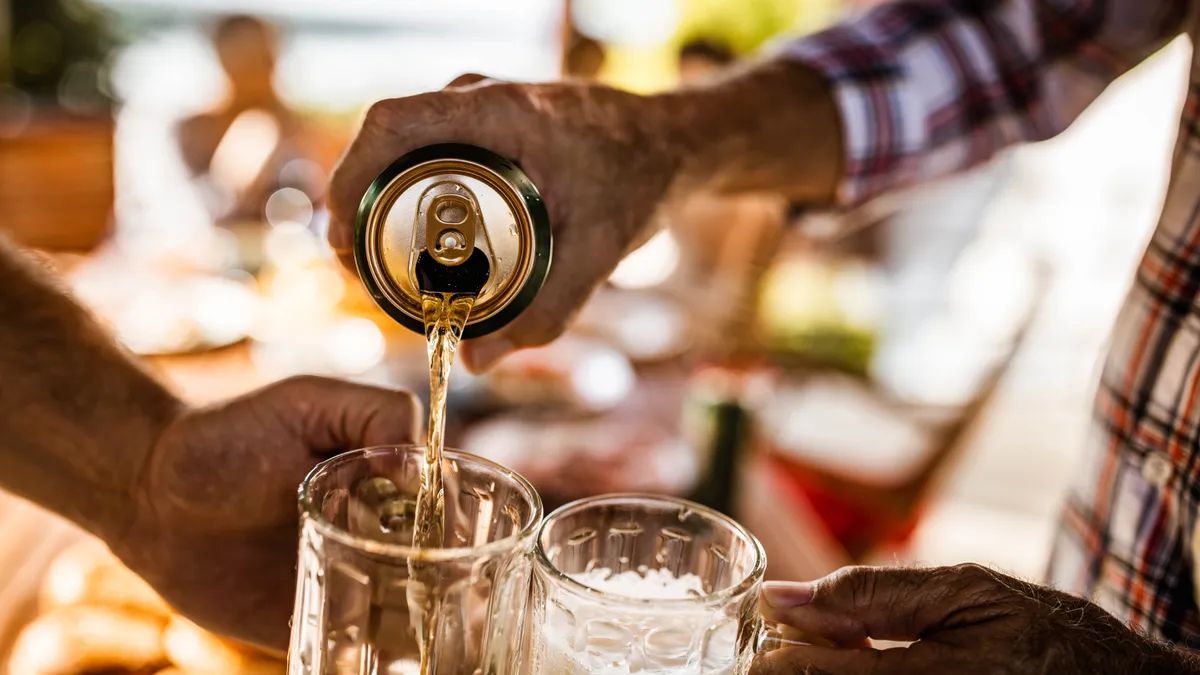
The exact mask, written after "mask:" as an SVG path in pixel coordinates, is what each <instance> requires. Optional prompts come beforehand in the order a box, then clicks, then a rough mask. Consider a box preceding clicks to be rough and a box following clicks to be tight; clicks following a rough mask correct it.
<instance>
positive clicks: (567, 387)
mask: <svg viewBox="0 0 1200 675" xmlns="http://www.w3.org/2000/svg"><path fill="white" fill-rule="evenodd" d="M636 381H637V376H636V375H635V374H634V371H633V366H632V365H631V364H630V363H629V359H627V358H626V357H625V355H624V354H622V353H621V352H619V351H617V350H616V349H613V348H612V347H609V346H608V345H606V344H604V343H602V342H599V341H596V340H590V339H586V338H580V337H574V336H564V337H562V338H560V339H558V340H556V341H555V342H552V343H551V344H549V345H546V346H545V347H538V348H536V349H524V350H521V351H518V352H515V353H513V354H511V355H509V356H507V357H505V358H504V359H503V360H502V361H500V363H498V364H496V366H495V367H494V368H492V369H491V370H490V371H488V373H487V374H486V375H484V376H482V377H481V378H479V384H480V386H481V387H482V388H483V390H484V391H485V392H486V393H487V395H488V396H489V397H490V398H492V399H494V400H496V401H498V402H499V403H500V404H502V405H505V406H513V407H529V408H552V409H567V410H574V411H579V412H589V413H598V412H604V411H607V410H611V409H612V408H614V407H616V406H617V405H619V404H620V403H621V402H622V401H624V400H625V398H626V397H627V396H629V394H630V393H631V392H632V391H633V388H634V384H636Z"/></svg>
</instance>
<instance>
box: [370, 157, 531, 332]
mask: <svg viewBox="0 0 1200 675" xmlns="http://www.w3.org/2000/svg"><path fill="white" fill-rule="evenodd" d="M552 248H553V246H552V240H551V233H550V217H549V215H548V214H547V212H546V206H545V204H544V203H543V201H542V197H541V195H540V194H539V193H538V190H537V187H536V186H534V184H533V182H532V181H530V180H529V177H528V176H526V175H525V172H524V171H522V170H521V168H520V167H519V166H517V165H516V164H515V163H514V162H512V161H510V160H508V159H506V158H504V157H501V156H500V155H497V154H496V153H494V152H491V151H489V150H486V149H484V148H479V147H476V146H471V145H463V144H457V143H448V144H440V145H431V146H426V147H423V148H420V149H418V150H414V151H412V152H410V153H408V154H406V155H404V156H403V157H401V158H400V159H398V160H396V161H395V162H393V163H392V164H391V165H390V166H389V167H388V168H387V169H385V170H384V171H383V172H382V173H380V174H379V176H378V177H376V179H375V180H374V182H372V183H371V185H370V187H369V188H368V189H367V192H366V194H364V195H363V198H362V201H361V203H360V204H359V208H358V217H357V220H356V223H355V232H354V259H355V264H356V266H357V268H358V274H359V276H360V277H361V278H362V281H363V283H364V285H365V286H366V288H367V290H368V292H369V293H370V295H371V297H372V298H373V299H374V300H375V302H376V304H378V305H379V307H380V308H381V309H383V311H384V312H386V313H387V314H388V315H389V316H391V317H392V318H393V319H395V320H396V321H397V322H399V323H400V324H402V325H404V326H405V327H407V328H409V329H410V330H413V331H415V332H418V333H423V332H424V320H423V317H422V316H421V293H422V291H458V290H461V289H462V288H470V289H471V292H478V296H477V299H476V301H475V306H474V308H473V309H472V310H471V315H470V318H469V319H468V322H467V326H466V328H465V329H464V331H463V337H464V338H467V339H470V338H475V337H480V336H482V335H486V334H488V333H491V332H494V331H496V330H499V329H500V328H503V327H504V326H505V325H507V324H508V323H509V322H511V321H512V320H513V319H515V318H516V317H517V316H518V315H519V314H520V313H521V312H522V311H524V310H525V308H527V307H528V306H529V304H530V303H532V302H533V299H534V297H536V296H537V293H538V291H539V290H540V289H541V287H542V283H543V282H544V281H545V279H546V274H547V273H548V272H549V271H550V261H551V253H552ZM477 263H478V264H477ZM485 263H486V264H485ZM430 268H432V269H433V270H434V271H436V272H438V275H434V276H435V277H436V278H437V279H445V280H446V281H444V282H439V283H445V284H446V287H445V288H439V287H432V286H436V284H435V283H434V282H432V281H429V279H430V275H429V274H428V273H427V272H428V271H429V269H430ZM479 274H482V275H483V276H482V277H479V278H478V282H479V283H478V285H477V286H474V287H472V284H474V283H475V281H476V278H477V276H478V275H479Z"/></svg>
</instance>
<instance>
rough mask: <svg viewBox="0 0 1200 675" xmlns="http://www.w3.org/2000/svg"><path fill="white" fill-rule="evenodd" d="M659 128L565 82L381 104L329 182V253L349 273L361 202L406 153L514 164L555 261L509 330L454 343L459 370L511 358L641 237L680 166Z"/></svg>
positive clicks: (460, 83)
mask: <svg viewBox="0 0 1200 675" xmlns="http://www.w3.org/2000/svg"><path fill="white" fill-rule="evenodd" d="M663 127H664V125H663V123H662V120H661V113H660V112H659V111H658V110H657V109H656V108H654V107H653V106H651V105H650V104H649V103H648V102H647V99H645V98H644V97H640V96H636V95H633V94H629V93H625V92H620V91H617V90H615V89H609V88H606V87H599V86H588V85H582V84H574V83H550V84H514V83H508V82H495V81H491V80H486V79H484V78H482V77H481V76H478V75H467V76H463V77H461V78H459V79H458V80H456V81H455V82H454V83H452V84H451V85H450V87H449V88H447V89H446V90H443V91H440V92H432V93H428V94H421V95H417V96H411V97H407V98H400V99H390V100H384V101H380V102H378V103H376V104H374V105H373V106H371V108H370V110H369V111H368V112H367V115H366V118H365V119H364V121H363V124H362V127H361V129H360V130H359V132H358V135H357V137H356V138H355V139H354V142H353V143H352V144H351V145H350V147H349V148H348V149H347V151H346V154H345V155H344V157H343V159H342V161H341V163H340V164H339V166H338V168H337V170H336V171H334V174H333V177H332V179H331V182H330V192H329V209H330V217H331V222H330V230H329V240H330V243H331V245H332V246H333V248H334V249H335V250H337V251H338V253H339V255H340V256H341V257H342V259H343V262H345V263H346V264H347V265H349V266H351V267H353V265H354V263H353V253H352V245H353V232H354V219H355V215H356V213H357V210H358V206H359V202H360V200H361V199H362V196H363V193H364V192H366V189H367V186H369V185H370V183H371V181H373V180H374V179H375V177H376V176H377V175H378V174H379V173H380V172H381V171H382V170H383V169H384V168H386V167H387V166H388V165H389V164H391V163H392V162H393V161H395V160H396V159H397V158H399V157H401V156H402V155H404V154H405V153H407V152H410V151H412V150H416V149H417V148H420V147H423V146H426V145H432V144H435V143H466V144H470V145H477V146H480V147H483V148H487V149H488V150H491V151H493V152H495V153H498V154H500V155H502V156H504V157H507V158H509V159H511V160H513V161H515V162H516V163H518V164H519V165H520V166H521V167H522V168H523V169H524V170H525V172H526V173H527V174H528V175H529V178H530V179H531V180H532V181H533V183H534V184H535V185H536V186H537V187H538V190H539V191H540V192H541V195H542V197H543V199H544V200H545V203H546V207H547V209H548V210H549V215H550V222H551V224H552V226H553V228H554V260H553V264H552V265H551V268H550V273H549V276H548V277H547V279H546V282H545V284H544V286H543V287H542V290H541V292H540V293H539V294H538V296H537V298H536V299H535V300H534V302H533V304H532V305H531V306H530V307H529V308H528V309H526V310H525V311H524V312H523V313H522V314H521V315H520V316H519V317H518V318H517V319H516V320H514V321H513V323H512V324H510V325H509V326H507V327H506V328H505V329H504V330H502V331H500V332H498V333H497V334H495V335H493V336H487V337H485V338H481V339H478V340H473V341H469V342H467V343H464V345H463V347H462V356H463V359H464V361H465V362H466V364H467V366H468V367H469V368H472V369H473V370H481V369H484V368H486V367H487V366H489V365H490V364H492V363H494V362H495V361H496V360H498V359H499V358H501V357H502V356H503V355H504V354H506V353H508V352H510V351H512V350H514V349H517V348H520V347H529V346H536V345H542V344H545V343H547V342H550V341H551V340H553V339H554V338H555V337H557V336H558V335H560V334H561V333H562V332H563V330H564V329H565V327H566V325H567V323H568V322H569V321H570V319H571V318H572V317H573V316H574V314H575V312H576V311H577V310H578V309H579V307H580V306H581V305H582V304H583V302H584V301H585V300H586V299H587V297H588V296H589V295H590V294H591V292H592V290H593V289H594V288H595V287H596V286H597V285H599V284H600V283H601V282H603V281H604V280H605V279H606V278H607V277H608V275H609V274H610V273H611V272H612V270H613V269H614V268H615V267H616V265H617V263H618V262H619V261H620V259H621V258H622V257H623V256H624V255H625V253H627V252H628V251H629V250H631V249H632V248H633V247H634V246H635V245H637V244H638V243H640V242H641V241H643V240H644V239H645V238H646V236H647V235H648V233H649V230H650V223H651V221H652V218H653V215H654V213H655V212H656V209H657V207H658V205H659V203H660V201H662V200H663V199H664V197H665V195H666V193H667V191H668V188H669V185H670V181H671V179H672V177H673V176H674V174H675V170H676V167H677V165H678V163H679V158H678V156H677V154H675V151H674V150H672V149H671V147H670V144H669V135H668V134H667V133H666V132H665V131H664V129H663ZM531 129H535V130H536V133H535V134H530V133H529V130H531Z"/></svg>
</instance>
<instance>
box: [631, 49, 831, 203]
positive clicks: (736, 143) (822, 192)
mask: <svg viewBox="0 0 1200 675" xmlns="http://www.w3.org/2000/svg"><path fill="white" fill-rule="evenodd" d="M649 102H650V106H651V107H652V109H653V110H654V111H655V113H656V114H658V115H660V116H661V118H662V120H663V122H662V126H663V128H664V134H666V136H667V137H668V138H669V139H670V142H671V144H672V145H673V146H674V147H675V148H676V149H677V152H678V153H679V155H680V164H679V166H680V170H679V176H678V178H677V180H676V183H677V188H678V189H679V190H680V191H681V192H687V191H690V190H692V189H696V188H703V189H708V190H716V191H722V192H773V193H777V194H783V195H786V196H788V197H790V198H792V199H794V200H797V201H801V202H805V203H812V204H816V205H826V204H828V203H830V202H832V201H833V199H834V193H835V190H836V188H837V182H838V176H839V175H840V172H841V164H842V155H843V151H842V139H841V122H840V120H839V117H838V112H837V106H836V104H835V103H834V101H833V97H832V95H831V94H830V92H829V90H828V88H827V86H826V83H825V82H824V80H823V79H822V77H821V76H820V75H819V74H817V73H815V72H813V71H812V70H810V69H808V68H806V67H805V66H802V65H799V64H796V63H792V62H788V61H784V60H770V61H763V62H759V63H755V64H752V65H750V66H747V67H745V68H743V69H740V70H738V71H735V72H733V73H731V74H730V75H728V76H727V77H725V78H723V79H721V80H719V81H715V82H713V83H711V84H708V85H705V86H701V87H695V88H688V89H681V90H679V91H675V92H670V93H667V94H662V95H659V96H654V97H651V98H650V99H649Z"/></svg>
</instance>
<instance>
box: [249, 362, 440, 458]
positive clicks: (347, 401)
mask: <svg viewBox="0 0 1200 675" xmlns="http://www.w3.org/2000/svg"><path fill="white" fill-rule="evenodd" d="M264 393H265V394H266V395H268V396H271V397H278V398H279V399H280V400H282V401H285V402H286V403H287V404H289V406H291V407H292V408H293V409H298V411H299V413H300V415H301V423H302V426H301V433H302V434H303V436H304V439H305V440H306V441H307V442H308V445H309V447H311V448H313V449H314V450H324V451H338V450H352V449H355V448H363V447H370V446H373V445H403V444H409V443H413V442H414V441H415V439H416V438H417V433H418V428H419V424H420V417H421V416H420V411H421V404H420V402H418V401H417V399H416V397H415V396H413V395H412V394H411V393H410V392H407V391H398V390H394V389H384V388H381V387H372V386H367V385H363V384H356V383H353V382H346V381H342V380H334V379H329V378H324V377H313V376H302V377H296V378H292V379H289V380H285V381H283V382H281V383H279V384H277V385H275V386H274V387H272V388H270V389H269V390H267V391H266V392H264Z"/></svg>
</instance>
